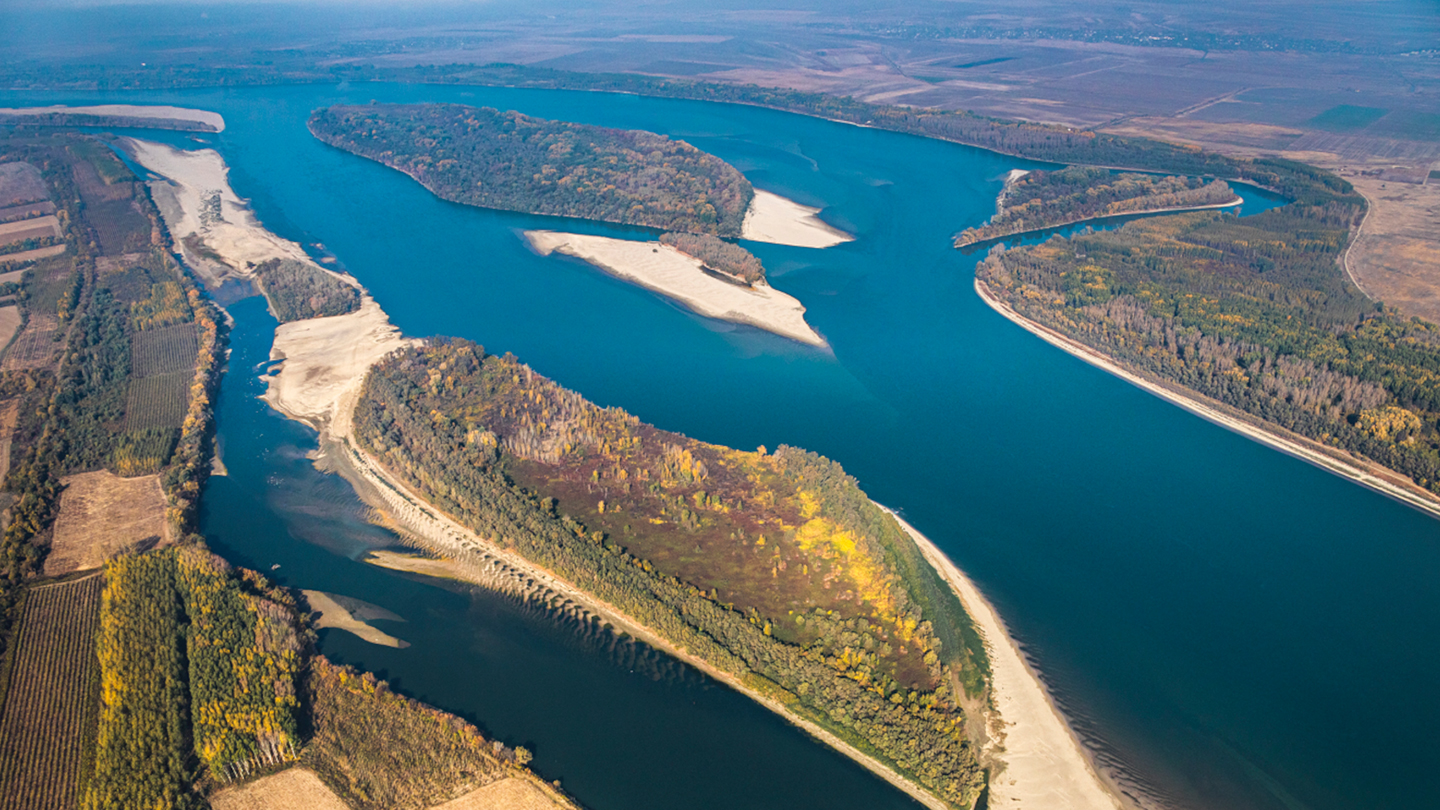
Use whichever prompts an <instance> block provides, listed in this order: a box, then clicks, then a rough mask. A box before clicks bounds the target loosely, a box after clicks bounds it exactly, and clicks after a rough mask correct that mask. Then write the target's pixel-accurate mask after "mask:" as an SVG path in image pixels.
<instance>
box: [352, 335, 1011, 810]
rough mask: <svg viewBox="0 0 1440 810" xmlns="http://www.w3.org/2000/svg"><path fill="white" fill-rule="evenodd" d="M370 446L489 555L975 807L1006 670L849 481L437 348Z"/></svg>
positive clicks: (377, 406)
mask: <svg viewBox="0 0 1440 810" xmlns="http://www.w3.org/2000/svg"><path fill="white" fill-rule="evenodd" d="M354 438H355V441H356V442H357V444H358V445H359V446H360V447H361V448H362V449H363V450H365V451H366V452H367V453H368V454H370V455H371V456H372V457H373V458H374V459H376V460H378V462H379V463H380V464H381V465H382V466H383V467H384V468H385V469H386V470H387V471H388V472H389V474H391V475H394V476H396V477H397V478H398V479H399V480H401V481H403V482H404V483H405V484H406V485H407V486H410V487H413V488H415V489H416V491H417V492H419V493H421V494H422V495H423V496H424V497H425V498H426V499H428V500H429V501H430V502H431V503H433V504H434V505H435V506H436V507H437V508H439V509H441V510H443V511H444V512H446V513H447V514H449V515H451V516H452V517H454V518H455V519H456V520H457V521H459V522H460V523H461V524H462V525H464V526H466V527H467V528H469V529H470V530H472V531H473V532H475V533H476V534H477V535H479V536H480V537H483V538H487V539H490V540H492V541H493V542H496V543H498V544H500V545H502V546H503V547H505V548H507V549H510V550H512V551H514V552H516V553H518V554H519V555H521V556H522V557H524V558H526V559H527V560H529V561H530V562H532V563H534V564H536V565H537V566H539V567H541V568H543V569H546V570H548V571H551V572H553V573H554V574H556V575H558V576H560V577H562V578H563V579H565V580H566V581H568V582H570V583H572V584H574V585H575V586H576V587H578V588H580V589H582V590H583V591H585V592H586V593H589V594H592V595H594V596H595V597H597V598H599V599H601V600H603V601H604V602H606V603H608V604H610V605H612V606H614V607H615V608H617V609H619V610H620V611H621V612H623V613H624V614H625V615H627V616H629V617H632V618H633V619H634V620H636V621H637V622H639V623H641V624H643V625H644V626H645V627H648V628H650V629H652V630H653V631H654V632H656V633H658V634H659V635H660V636H662V637H663V638H664V639H666V640H667V641H669V642H671V643H673V644H674V645H675V646H676V647H678V648H680V649H683V650H685V651H687V652H688V653H690V654H691V655H694V656H697V657H699V658H700V659H702V660H703V661H705V662H707V663H708V664H710V665H712V666H714V667H716V668H717V669H719V670H720V671H722V672H724V673H726V674H729V675H731V676H733V677H735V678H736V679H737V680H738V681H740V682H741V683H743V684H744V685H746V686H747V687H749V688H751V689H753V690H755V691H757V692H759V693H760V694H762V695H764V696H766V697H768V698H771V699H773V700H776V701H777V702H779V703H781V704H783V705H784V706H785V707H786V708H787V709H789V710H790V711H792V712H794V713H795V714H797V715H798V716H800V717H802V718H804V719H807V720H810V721H812V722H814V723H816V724H817V725H819V726H820V727H822V728H823V729H825V730H827V731H829V732H831V733H833V734H835V735H836V736H837V737H839V738H840V739H842V740H844V741H846V742H848V743H850V744H851V745H853V746H855V747H856V748H858V749H859V750H861V751H863V752H864V753H866V754H869V755H871V756H873V757H875V758H876V759H878V760H880V761H881V762H883V763H885V764H887V765H890V766H891V767H892V768H894V769H895V770H896V771H897V772H899V773H900V774H902V775H904V776H906V777H908V778H910V779H913V780H915V781H916V782H918V783H919V784H920V785H922V786H924V788H925V789H926V790H928V791H930V792H932V793H933V794H934V795H935V796H938V797H939V798H941V799H942V800H943V801H945V802H946V803H947V804H950V805H952V806H955V807H969V806H971V805H972V804H973V802H974V801H975V800H976V798H977V797H978V796H979V793H980V791H981V789H982V787H983V785H984V779H985V776H984V771H983V769H982V767H981V765H980V763H979V762H978V757H977V754H978V752H977V750H976V747H975V744H974V741H973V740H972V738H971V736H970V735H969V734H968V733H967V726H966V724H967V722H975V723H979V722H982V721H981V719H980V718H978V717H976V718H967V717H966V716H965V715H964V713H963V712H962V710H961V702H962V701H963V700H964V699H965V698H966V697H967V696H968V697H971V698H976V697H979V696H981V695H982V694H983V692H984V689H985V683H986V679H987V672H988V669H987V667H988V664H987V659H986V655H985V651H984V648H983V646H982V644H981V642H980V639H979V637H978V635H977V634H976V632H975V630H974V627H973V625H972V624H971V621H970V617H969V616H968V615H967V614H966V613H965V610H964V608H963V607H962V606H961V604H960V602H959V600H958V598H957V597H956V596H955V594H954V592H953V591H951V590H950V589H949V587H948V586H947V585H946V583H945V582H944V580H943V579H941V577H940V575H939V574H938V573H937V572H936V571H935V569H934V568H933V567H931V566H930V565H929V564H928V563H927V562H926V561H925V559H924V558H923V556H922V554H921V552H920V550H919V548H918V547H917V546H916V545H915V543H914V541H913V540H911V539H910V538H909V536H908V535H907V534H906V533H905V532H904V531H903V530H902V529H901V528H900V526H899V525H898V524H897V523H896V522H895V521H894V519H893V518H891V517H890V516H889V515H888V514H886V513H885V512H883V511H882V510H880V509H879V508H878V507H876V506H875V505H874V504H873V503H871V502H870V500H869V499H868V498H867V497H866V496H865V494H864V493H863V492H861V491H860V489H859V487H858V486H857V484H856V482H855V480H854V479H852V478H850V477H849V476H847V475H846V474H845V473H844V471H843V470H841V469H840V467H839V465H837V464H835V463H834V462H832V461H829V460H827V459H824V458H822V457H820V456H817V455H815V454H813V453H807V452H805V451H803V450H799V449H796V448H791V447H781V448H778V449H777V450H776V451H774V452H773V453H770V452H767V451H766V450H765V448H760V449H759V450H757V451H754V452H743V451H738V450H733V449H730V448H726V447H720V446H716V445H710V444H705V443H702V442H698V441H695V440H693V439H690V438H687V437H685V436H682V435H679V434H675V433H668V432H665V431H662V430H659V429H657V428H654V427H651V426H650V425H646V424H643V423H641V422H640V421H639V420H638V419H636V418H635V417H633V416H630V415H629V414H627V413H625V412H624V411H622V410H620V409H617V408H600V407H597V406H595V405H593V404H591V403H590V402H588V401H586V400H585V399H584V398H582V397H581V396H580V395H579V394H576V393H574V392H572V391H568V390H565V389H563V388H561V387H560V386H558V385H556V384H555V383H553V382H551V381H550V380H548V379H546V378H544V377H542V376H540V375H538V374H535V373H534V372H533V371H531V370H530V369H529V368H528V367H526V366H523V365H521V364H520V363H519V362H518V361H517V360H515V359H514V358H513V357H511V356H508V355H507V356H505V357H496V356H493V355H488V354H486V353H485V351H484V350H483V349H482V348H481V347H479V346H478V345H476V344H474V343H470V342H467V341H462V340H437V341H434V342H432V343H431V344H430V345H428V346H425V347H421V348H408V349H403V350H401V351H398V352H396V353H394V354H392V355H390V356H388V357H387V358H386V359H384V360H383V361H381V362H380V363H379V364H378V365H377V366H375V367H374V368H373V369H372V370H371V372H370V375H369V376H368V377H367V378H366V381H365V384H364V389H363V392H362V395H361V399H360V402H359V404H358V405H357V406H356V410H355V415H354Z"/></svg>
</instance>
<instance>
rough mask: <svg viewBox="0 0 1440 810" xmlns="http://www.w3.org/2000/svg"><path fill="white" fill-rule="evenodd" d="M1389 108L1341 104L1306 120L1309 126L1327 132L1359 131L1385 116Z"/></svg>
mask: <svg viewBox="0 0 1440 810" xmlns="http://www.w3.org/2000/svg"><path fill="white" fill-rule="evenodd" d="M1388 112H1389V110H1386V109H1383V108H1380V107H1357V106H1355V105H1353V104H1340V105H1337V106H1334V107H1331V108H1330V109H1328V110H1326V111H1325V112H1322V113H1320V114H1319V115H1317V116H1315V117H1314V118H1311V119H1310V120H1309V121H1306V122H1305V124H1306V125H1307V126H1311V127H1314V128H1315V129H1323V130H1325V131H1326V132H1358V131H1360V130H1362V129H1364V128H1366V127H1368V126H1370V125H1371V124H1373V123H1375V122H1376V121H1379V120H1380V119H1381V118H1384V117H1385V114H1386V113H1388Z"/></svg>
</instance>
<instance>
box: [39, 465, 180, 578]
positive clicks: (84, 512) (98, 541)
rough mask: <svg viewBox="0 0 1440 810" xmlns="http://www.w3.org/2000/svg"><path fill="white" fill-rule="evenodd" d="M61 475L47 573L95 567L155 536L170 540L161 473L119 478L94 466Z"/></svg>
mask: <svg viewBox="0 0 1440 810" xmlns="http://www.w3.org/2000/svg"><path fill="white" fill-rule="evenodd" d="M61 480H62V482H63V483H64V484H65V492H64V493H63V494H62V495H61V496H60V514H59V516H57V517H56V518H55V539H54V540H53V541H51V546H50V554H49V556H47V557H46V558H45V573H46V575H47V576H58V575H60V574H68V573H70V572H71V571H84V570H86V569H89V568H99V567H100V566H101V565H104V564H105V561H106V560H108V559H110V558H112V557H115V556H117V555H119V554H121V553H124V552H127V551H133V550H137V549H142V548H143V547H144V546H145V541H147V540H149V539H151V538H159V540H158V541H157V542H156V543H155V545H164V544H165V543H166V542H168V541H169V531H168V529H167V527H166V524H165V495H164V493H163V492H161V490H160V476H158V475H145V476H140V477H138V478H121V477H120V476H118V475H115V474H114V473H112V472H110V471H108V470H97V471H95V472H88V473H80V474H78V475H70V476H66V477H65V478H63V479H61Z"/></svg>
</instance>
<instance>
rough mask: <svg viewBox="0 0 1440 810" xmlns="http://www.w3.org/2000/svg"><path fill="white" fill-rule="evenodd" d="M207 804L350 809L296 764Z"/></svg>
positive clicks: (228, 808)
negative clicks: (294, 766) (295, 766)
mask: <svg viewBox="0 0 1440 810" xmlns="http://www.w3.org/2000/svg"><path fill="white" fill-rule="evenodd" d="M210 806H211V807H212V808H214V810H350V808H349V805H347V804H345V803H344V802H342V801H340V797H339V796H336V795H335V791H333V790H331V789H330V788H328V787H326V786H325V783H324V782H321V781H320V777H318V776H316V775H315V772H314V771H311V770H308V769H306V768H298V767H297V768H290V769H289V770H284V771H281V772H280V773H276V774H271V775H269V776H262V777H261V778H259V779H256V780H255V781H254V782H247V783H246V784H243V785H236V786H235V787H229V788H225V789H224V790H222V791H220V792H219V793H216V794H215V795H214V796H211V797H210ZM497 810H498V807H497Z"/></svg>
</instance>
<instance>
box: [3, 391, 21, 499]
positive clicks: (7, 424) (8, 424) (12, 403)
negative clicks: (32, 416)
mask: <svg viewBox="0 0 1440 810" xmlns="http://www.w3.org/2000/svg"><path fill="white" fill-rule="evenodd" d="M19 415H20V400H19V399H7V400H5V401H4V402H3V403H0V481H3V480H5V476H6V475H8V474H9V473H10V441H11V439H13V438H14V437H15V420H16V418H17V417H18V416H19Z"/></svg>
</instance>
